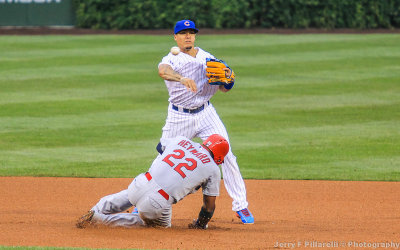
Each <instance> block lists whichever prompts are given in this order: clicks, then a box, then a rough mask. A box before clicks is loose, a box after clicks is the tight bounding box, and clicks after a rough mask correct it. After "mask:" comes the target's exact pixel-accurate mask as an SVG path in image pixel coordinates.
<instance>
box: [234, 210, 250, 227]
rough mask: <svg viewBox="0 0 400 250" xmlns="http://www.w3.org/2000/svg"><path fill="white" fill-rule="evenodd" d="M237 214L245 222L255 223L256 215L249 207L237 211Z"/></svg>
mask: <svg viewBox="0 0 400 250" xmlns="http://www.w3.org/2000/svg"><path fill="white" fill-rule="evenodd" d="M236 216H237V217H238V218H239V219H241V220H242V222H243V224H254V217H253V215H252V214H251V212H250V210H248V209H247V208H245V209H242V210H240V211H237V212H236Z"/></svg>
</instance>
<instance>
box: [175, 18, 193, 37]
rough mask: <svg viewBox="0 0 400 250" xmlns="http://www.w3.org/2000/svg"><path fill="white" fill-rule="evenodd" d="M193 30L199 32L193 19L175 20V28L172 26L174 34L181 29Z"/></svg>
mask: <svg viewBox="0 0 400 250" xmlns="http://www.w3.org/2000/svg"><path fill="white" fill-rule="evenodd" d="M189 29H190V30H194V32H196V33H197V32H199V30H198V29H197V28H196V25H195V24H194V22H193V21H190V20H181V21H178V22H176V24H175V28H174V34H178V32H180V31H182V30H189Z"/></svg>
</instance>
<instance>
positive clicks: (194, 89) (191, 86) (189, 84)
mask: <svg viewBox="0 0 400 250" xmlns="http://www.w3.org/2000/svg"><path fill="white" fill-rule="evenodd" d="M180 83H182V84H183V85H185V86H186V88H187V90H189V91H192V92H193V93H195V92H197V86H196V82H195V81H193V80H192V79H190V78H187V77H182V78H181V80H180Z"/></svg>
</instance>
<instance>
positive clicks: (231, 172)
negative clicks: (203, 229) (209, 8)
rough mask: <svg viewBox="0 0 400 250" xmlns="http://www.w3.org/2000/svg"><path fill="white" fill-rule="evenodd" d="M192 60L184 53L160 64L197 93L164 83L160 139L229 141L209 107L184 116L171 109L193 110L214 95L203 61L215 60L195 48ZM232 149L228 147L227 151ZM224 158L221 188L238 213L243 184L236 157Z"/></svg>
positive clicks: (243, 197)
mask: <svg viewBox="0 0 400 250" xmlns="http://www.w3.org/2000/svg"><path fill="white" fill-rule="evenodd" d="M197 49H198V53H197V55H196V58H194V57H192V56H189V55H187V54H185V53H179V54H178V55H177V56H174V55H172V54H171V53H169V54H168V55H167V56H165V57H164V58H163V59H162V61H161V62H160V64H168V65H170V66H171V67H172V69H173V70H175V71H176V72H177V73H179V74H181V75H182V76H184V77H188V78H191V79H193V80H194V81H195V82H196V85H197V90H198V91H197V92H196V93H192V92H190V91H187V89H186V87H185V86H183V85H182V84H181V83H179V82H171V81H165V85H166V86H167V89H168V93H169V99H168V101H169V102H170V105H169V107H168V116H167V119H166V123H165V126H164V127H163V129H162V136H161V138H162V139H168V138H173V137H176V136H178V135H180V136H185V137H187V138H189V139H193V138H195V137H199V138H201V139H202V140H205V139H206V138H207V137H208V136H210V135H212V134H220V135H222V136H223V137H225V138H226V139H227V140H228V141H229V137H228V133H227V131H226V128H225V125H224V124H223V123H222V121H221V119H220V117H219V116H218V114H217V112H216V110H215V109H214V107H213V106H212V105H211V103H210V105H209V106H208V107H206V108H204V110H203V111H201V112H199V113H196V114H188V113H183V112H179V111H175V110H173V109H172V105H171V103H173V104H174V105H176V106H178V107H182V108H187V109H194V108H197V107H199V106H201V105H203V104H204V103H206V102H207V101H209V100H210V99H211V97H212V96H213V95H214V94H215V93H216V92H217V91H218V86H213V85H210V84H208V82H207V76H206V58H215V57H214V56H213V55H211V54H210V53H208V52H206V51H204V50H202V49H201V48H197ZM231 149H232V147H231ZM231 149H230V151H229V153H228V155H227V156H226V157H225V163H223V164H222V174H223V177H224V184H225V188H226V190H227V192H228V194H229V196H231V198H232V199H233V202H232V210H234V211H239V210H242V209H244V208H247V206H248V203H247V200H246V186H245V183H244V181H243V178H242V175H241V173H240V170H239V166H238V164H237V161H236V157H235V156H234V155H233V153H232V151H231Z"/></svg>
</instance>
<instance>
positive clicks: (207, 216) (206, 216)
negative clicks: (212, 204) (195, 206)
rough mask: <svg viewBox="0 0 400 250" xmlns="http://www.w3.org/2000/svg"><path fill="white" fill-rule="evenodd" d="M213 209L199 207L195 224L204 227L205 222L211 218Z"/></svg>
mask: <svg viewBox="0 0 400 250" xmlns="http://www.w3.org/2000/svg"><path fill="white" fill-rule="evenodd" d="M213 214H214V211H212V212H208V211H207V210H206V209H205V208H204V207H201V210H200V213H199V218H198V219H197V222H196V224H197V225H198V226H199V227H201V228H206V227H207V223H208V222H209V221H210V220H211V218H212V216H213Z"/></svg>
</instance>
